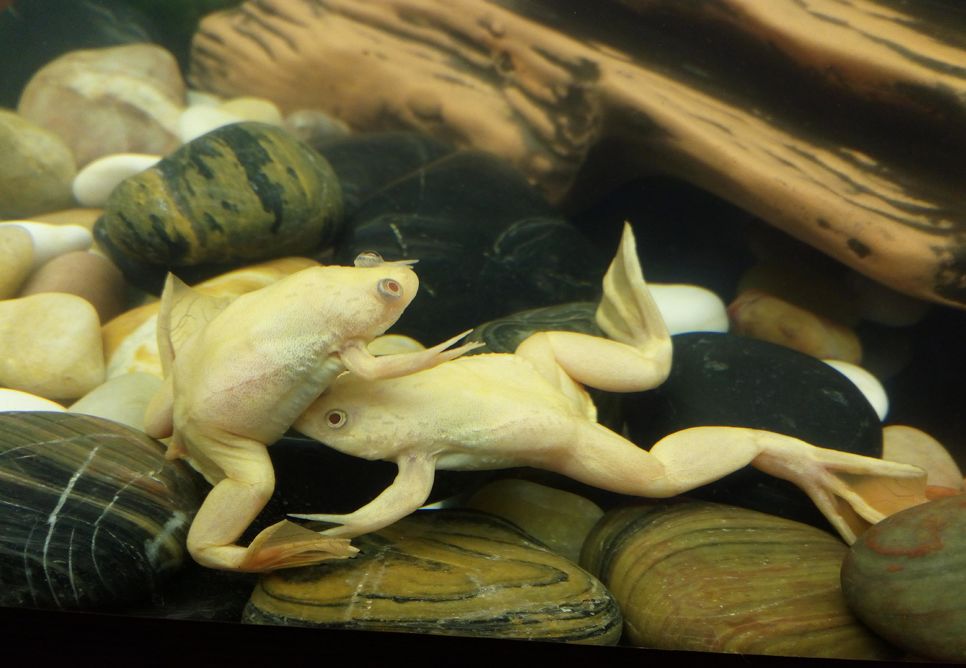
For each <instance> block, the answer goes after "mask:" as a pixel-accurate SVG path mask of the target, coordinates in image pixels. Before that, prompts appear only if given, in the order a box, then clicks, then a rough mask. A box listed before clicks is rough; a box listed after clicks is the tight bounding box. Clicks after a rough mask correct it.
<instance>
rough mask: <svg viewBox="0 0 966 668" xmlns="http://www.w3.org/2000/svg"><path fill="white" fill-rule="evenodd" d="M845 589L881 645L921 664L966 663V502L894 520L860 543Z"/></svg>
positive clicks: (946, 502)
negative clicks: (926, 661) (883, 642)
mask: <svg viewBox="0 0 966 668" xmlns="http://www.w3.org/2000/svg"><path fill="white" fill-rule="evenodd" d="M842 589H843V590H844V592H845V596H846V600H847V601H848V603H849V606H850V607H851V608H852V610H853V611H854V612H855V614H856V615H857V616H858V617H859V619H861V620H862V621H863V622H865V623H866V624H867V625H868V626H869V628H871V629H872V630H874V631H875V632H876V633H878V634H879V635H881V636H882V637H883V638H886V639H888V640H889V641H890V642H893V643H895V644H896V645H898V646H899V647H902V648H904V649H906V650H908V651H910V652H912V653H913V654H914V655H917V656H920V657H924V658H927V659H934V660H937V661H955V662H966V496H964V495H959V496H951V497H947V498H944V499H937V500H935V501H930V502H929V503H924V504H922V505H920V506H916V507H915V508H910V509H908V510H905V511H903V512H901V513H896V514H895V515H892V516H890V517H887V518H886V519H885V520H883V521H882V522H880V523H879V524H877V525H875V526H873V527H872V528H871V529H869V530H868V531H866V532H865V533H864V534H862V535H861V536H859V539H858V540H857V541H856V542H855V544H854V545H852V548H851V550H850V551H849V554H848V556H847V557H846V559H845V562H844V563H843V564H842Z"/></svg>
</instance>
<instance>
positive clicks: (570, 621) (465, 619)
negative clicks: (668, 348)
mask: <svg viewBox="0 0 966 668" xmlns="http://www.w3.org/2000/svg"><path fill="white" fill-rule="evenodd" d="M354 542H355V544H356V545H357V546H358V547H359V548H360V550H361V552H360V554H359V555H358V556H356V557H355V558H353V559H348V560H341V561H333V562H329V563H326V564H320V565H319V566H314V567H310V568H301V569H289V570H282V571H276V572H275V573H273V574H271V575H269V576H266V577H265V578H263V579H262V580H261V581H260V582H259V585H258V587H257V588H256V589H255V592H254V593H253V594H252V599H251V601H250V602H249V605H248V606H247V608H246V610H245V615H244V619H243V621H246V622H250V623H259V624H287V625H292V626H313V627H321V628H339V629H362V630H373V631H375V630H382V631H408V632H416V633H429V634H439V635H463V636H479V637H500V638H517V639H527V640H549V641H559V642H576V643H588V644H605V645H606V644H615V643H616V642H617V640H618V638H619V636H620V613H619V611H618V610H617V605H616V603H615V602H614V600H613V598H612V597H611V596H610V594H609V593H608V592H607V591H606V590H605V589H604V588H603V586H602V585H601V584H600V583H599V582H598V581H597V580H596V578H594V577H593V576H591V575H590V574H588V573H587V572H586V571H584V570H582V569H580V568H579V567H578V566H576V565H575V564H573V563H572V562H570V561H569V560H567V559H566V558H564V557H561V556H559V555H556V554H554V553H552V552H550V551H548V550H546V549H545V548H543V547H541V546H539V545H538V544H537V543H535V542H533V540H532V539H530V538H529V537H528V536H527V535H526V534H524V533H523V532H521V531H520V530H519V529H517V528H515V527H514V526H513V525H511V524H509V523H507V522H505V521H503V520H499V519H497V518H494V517H492V516H489V515H485V514H482V513H466V512H456V511H430V512H424V513H420V514H417V515H414V516H410V517H408V518H406V519H404V520H401V521H400V522H398V523H396V524H395V525H393V526H391V527H387V528H385V529H382V530H381V531H379V532H377V533H375V534H370V535H367V536H361V537H359V538H357V539H355V541H354Z"/></svg>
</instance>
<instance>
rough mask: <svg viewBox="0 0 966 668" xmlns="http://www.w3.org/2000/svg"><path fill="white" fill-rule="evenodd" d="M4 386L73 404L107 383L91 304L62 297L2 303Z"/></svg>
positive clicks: (53, 295)
mask: <svg viewBox="0 0 966 668" xmlns="http://www.w3.org/2000/svg"><path fill="white" fill-rule="evenodd" d="M0 350H2V351H3V355H2V356H0V385H4V386H6V387H10V388H12V389H16V390H23V391H24V392H30V393H31V394H36V395H39V396H41V397H46V398H48V399H73V398H76V397H79V396H81V395H83V394H85V393H87V392H89V391H90V390H92V389H93V388H94V387H96V386H97V385H99V384H100V383H102V382H103V381H104V351H103V346H102V344H101V332H100V321H99V320H98V319H97V312H96V311H95V310H94V307H93V306H91V305H90V303H89V302H88V301H87V300H85V299H81V298H80V297H76V296H74V295H68V294H63V293H45V294H40V295H32V296H30V297H21V298H19V299H8V300H6V301H2V302H0Z"/></svg>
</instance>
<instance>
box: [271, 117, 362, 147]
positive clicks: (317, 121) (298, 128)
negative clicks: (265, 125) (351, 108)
mask: <svg viewBox="0 0 966 668" xmlns="http://www.w3.org/2000/svg"><path fill="white" fill-rule="evenodd" d="M283 127H284V128H285V129H286V130H288V131H289V132H291V133H292V134H293V135H295V136H296V137H297V138H298V139H300V140H302V141H304V142H306V143H307V144H309V145H310V146H311V145H314V144H317V143H319V142H323V141H326V140H329V139H338V138H339V137H346V136H348V135H349V134H350V133H351V131H350V130H349V126H348V125H346V124H345V122H343V121H341V120H339V119H338V118H334V117H332V116H329V115H328V114H326V113H325V112H323V111H317V110H315V109H299V110H297V111H293V112H292V113H291V114H289V115H288V116H286V117H285V121H284V126H283Z"/></svg>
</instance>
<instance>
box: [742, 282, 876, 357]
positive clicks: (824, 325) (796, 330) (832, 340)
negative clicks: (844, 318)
mask: <svg viewBox="0 0 966 668" xmlns="http://www.w3.org/2000/svg"><path fill="white" fill-rule="evenodd" d="M728 317H729V319H730V320H731V329H732V332H733V333H735V334H740V335H744V336H750V337H752V338H755V339H760V340H762V341H769V342H771V343H776V344H778V345H782V346H785V347H787V348H791V349H793V350H798V351H799V352H803V353H805V354H806V355H811V356H813V357H818V358H820V359H825V358H828V359H837V360H842V361H845V362H851V363H852V364H859V363H861V361H862V344H861V342H860V341H859V337H858V335H856V333H855V332H853V331H852V330H851V329H849V328H848V327H846V326H845V325H841V324H839V323H837V322H834V321H832V320H829V319H828V318H824V317H822V316H820V315H816V314H815V313H812V312H811V311H808V310H806V309H804V308H801V307H800V306H796V305H795V304H791V303H789V302H786V301H785V300H783V299H779V298H778V297H775V296H773V295H770V294H767V293H765V292H762V291H761V290H746V291H744V292H742V293H741V294H740V295H738V297H737V298H735V300H734V301H733V302H731V304H730V305H729V306H728Z"/></svg>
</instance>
